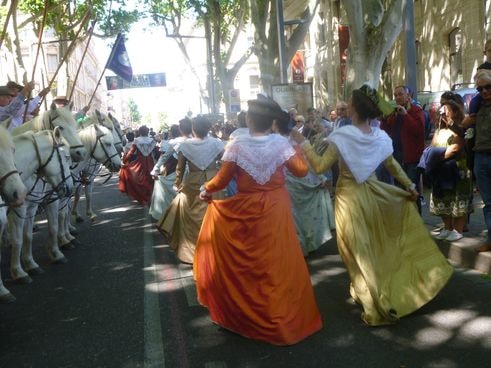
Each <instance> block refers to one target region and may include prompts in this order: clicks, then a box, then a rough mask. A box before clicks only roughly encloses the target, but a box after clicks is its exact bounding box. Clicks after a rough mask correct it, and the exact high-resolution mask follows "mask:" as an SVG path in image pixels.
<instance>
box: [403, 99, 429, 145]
mask: <svg viewBox="0 0 491 368" xmlns="http://www.w3.org/2000/svg"><path fill="white" fill-rule="evenodd" d="M404 124H407V125H408V126H409V129H408V134H410V135H412V136H414V137H416V138H420V137H421V136H422V135H423V136H424V130H425V116H424V113H423V110H422V109H421V108H420V107H418V106H415V105H411V107H410V108H409V110H408V111H407V114H406V115H405V116H404Z"/></svg>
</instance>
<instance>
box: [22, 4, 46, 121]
mask: <svg viewBox="0 0 491 368" xmlns="http://www.w3.org/2000/svg"><path fill="white" fill-rule="evenodd" d="M47 14H48V0H44V9H43V19H42V21H41V25H40V26H39V34H38V48H37V50H36V58H35V59H34V65H33V67H32V76H31V81H33V80H34V76H35V74H36V67H37V63H38V58H39V50H40V49H41V40H42V39H43V32H44V24H45V22H46V15H47ZM31 93H32V91H30V92H29V93H28V96H26V108H25V110H24V116H23V117H22V124H24V123H25V122H26V117H27V112H28V110H29V99H30V98H31Z"/></svg>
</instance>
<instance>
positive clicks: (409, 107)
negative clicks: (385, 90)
mask: <svg viewBox="0 0 491 368" xmlns="http://www.w3.org/2000/svg"><path fill="white" fill-rule="evenodd" d="M394 99H395V102H396V104H397V105H396V108H395V110H394V111H393V112H392V113H391V114H390V115H388V116H387V117H386V118H383V119H382V122H381V128H382V129H383V130H385V131H386V132H387V134H388V135H389V137H390V138H391V139H392V145H393V148H394V153H393V156H394V158H395V159H396V161H397V162H398V163H399V164H400V165H401V166H402V168H403V170H404V172H405V173H406V174H407V176H409V178H410V179H411V180H412V182H413V183H414V184H415V185H416V188H417V190H418V191H419V192H421V188H419V184H420V180H419V173H418V170H417V166H418V163H419V159H420V157H421V154H422V153H423V150H424V148H425V123H424V114H423V110H422V109H421V107H419V106H418V105H416V104H414V103H412V97H411V93H410V90H409V89H408V88H407V87H406V86H397V87H396V88H395V89H394ZM417 204H418V208H419V210H420V213H421V199H419V200H418V201H417Z"/></svg>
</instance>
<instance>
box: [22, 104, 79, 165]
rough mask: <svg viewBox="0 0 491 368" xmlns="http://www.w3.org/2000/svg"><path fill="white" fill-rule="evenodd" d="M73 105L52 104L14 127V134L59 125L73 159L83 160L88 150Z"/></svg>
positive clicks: (37, 130)
mask: <svg viewBox="0 0 491 368" xmlns="http://www.w3.org/2000/svg"><path fill="white" fill-rule="evenodd" d="M72 106H73V104H72V103H70V105H69V106H68V107H62V108H59V109H58V108H56V106H55V105H54V104H52V105H51V107H50V109H49V110H47V111H44V112H43V113H42V114H40V115H39V116H36V117H35V118H34V119H32V120H30V121H28V122H26V123H24V124H22V125H20V126H18V127H16V128H14V129H13V130H12V135H13V136H15V135H18V134H22V133H24V132H29V131H34V132H39V131H41V130H53V129H54V128H55V127H57V126H58V127H60V128H61V136H62V137H63V140H64V143H65V144H66V145H68V147H69V148H70V156H71V158H72V160H73V161H74V162H79V161H82V160H83V159H84V158H85V156H87V150H86V149H85V147H84V146H83V144H82V142H81V141H80V138H79V136H78V134H77V123H76V121H75V119H74V117H73V114H72V111H71V109H72Z"/></svg>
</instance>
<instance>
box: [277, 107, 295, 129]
mask: <svg viewBox="0 0 491 368" xmlns="http://www.w3.org/2000/svg"><path fill="white" fill-rule="evenodd" d="M276 127H277V128H278V133H280V134H281V135H289V134H290V131H291V130H292V125H291V124H290V114H289V113H287V112H286V111H282V113H281V114H279V116H278V119H276Z"/></svg>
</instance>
